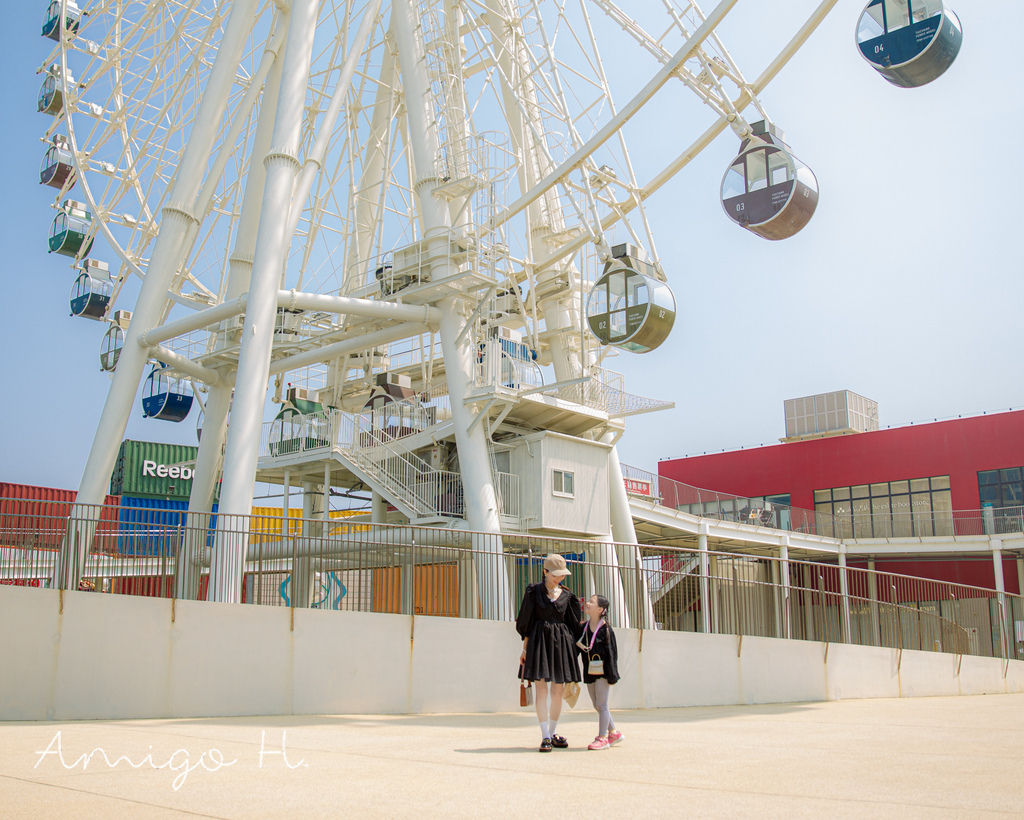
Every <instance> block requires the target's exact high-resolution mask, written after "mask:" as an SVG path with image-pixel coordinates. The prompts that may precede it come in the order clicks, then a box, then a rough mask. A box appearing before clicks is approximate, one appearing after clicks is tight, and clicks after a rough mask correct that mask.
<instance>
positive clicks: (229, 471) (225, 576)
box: [210, 0, 318, 603]
mask: <svg viewBox="0 0 1024 820" xmlns="http://www.w3.org/2000/svg"><path fill="white" fill-rule="evenodd" d="M317 7H318V4H317V3H316V1H315V0H293V3H292V13H291V17H292V19H291V22H290V24H289V27H288V39H287V42H286V44H285V51H284V63H283V66H282V71H281V92H280V99H279V102H278V107H277V113H276V116H275V119H274V136H273V139H272V146H273V147H272V148H271V150H270V153H268V154H267V157H266V159H265V161H264V164H265V166H266V169H267V179H266V184H265V187H264V191H263V206H262V209H261V212H260V221H259V230H258V233H257V238H256V252H255V254H254V258H253V272H252V282H251V284H250V288H249V303H248V309H247V310H246V314H245V324H244V325H243V328H242V342H241V347H240V351H239V361H238V376H237V378H236V380H235V384H236V387H235V394H236V395H235V406H234V410H233V411H232V414H231V415H232V418H231V430H230V433H229V435H228V439H227V449H226V451H225V455H224V483H223V488H222V491H221V502H220V509H221V512H222V514H224V513H226V514H228V515H231V514H236V515H237V514H244V513H247V512H248V511H249V510H250V509H251V508H252V494H253V487H254V484H255V480H256V460H257V457H258V447H257V444H258V442H259V440H260V426H261V422H262V420H263V406H264V402H265V400H266V392H267V378H268V371H269V367H270V356H271V351H272V348H273V343H274V322H275V319H276V316H277V290H278V284H279V282H280V280H281V271H282V270H283V269H284V265H285V258H286V253H287V244H288V243H287V236H286V227H287V226H286V220H285V219H283V218H282V216H283V215H284V214H287V213H288V210H289V208H290V206H291V197H292V189H293V186H294V183H295V175H296V173H297V172H298V169H299V161H298V158H297V155H298V152H299V144H300V139H301V130H302V123H303V120H304V113H305V112H304V105H305V99H306V86H307V84H308V81H309V64H310V57H311V54H312V49H313V34H314V31H315V28H316V15H317ZM247 541H248V539H247V537H245V536H244V535H243V536H241V537H239V536H237V535H236V536H229V535H228V534H227V533H218V537H217V541H216V544H215V547H214V553H213V561H212V564H211V567H210V586H211V591H212V593H213V596H212V597H213V600H215V601H222V602H228V603H237V602H238V600H239V598H240V594H241V577H242V569H243V565H244V562H245V551H246V546H247ZM293 583H294V579H293Z"/></svg>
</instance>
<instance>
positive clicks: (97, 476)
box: [52, 0, 256, 589]
mask: <svg viewBox="0 0 1024 820" xmlns="http://www.w3.org/2000/svg"><path fill="white" fill-rule="evenodd" d="M255 8H256V0H238V2H236V3H234V4H232V7H231V11H230V13H229V14H228V19H227V22H226V24H225V28H224V37H223V39H222V41H221V46H220V48H219V49H218V50H217V57H216V60H215V61H214V65H213V69H212V71H211V72H210V78H209V80H208V81H207V83H206V87H205V89H204V92H203V94H202V98H201V100H200V103H199V111H198V113H197V115H196V119H195V122H194V123H193V125H192V129H191V132H190V134H189V140H188V144H187V145H186V146H185V150H184V153H183V154H182V158H181V162H180V163H179V164H178V168H177V170H176V172H175V177H174V187H173V189H172V191H171V192H170V195H169V196H168V197H167V200H166V201H167V202H168V203H169V204H168V205H167V206H165V207H164V209H163V211H162V212H161V219H160V230H159V233H158V234H157V238H156V242H155V244H154V247H153V252H152V254H151V256H150V262H149V266H148V267H147V269H146V277H145V279H144V280H143V282H142V286H141V288H140V291H139V297H138V299H137V300H136V302H135V309H134V311H133V317H132V318H133V321H132V324H131V326H130V327H129V328H128V331H127V333H126V335H125V344H124V347H123V348H122V350H121V355H120V357H119V358H118V361H117V368H115V370H114V373H113V380H112V383H111V385H110V390H109V392H108V393H107V399H106V402H105V403H104V405H103V412H102V413H101V414H100V421H99V424H98V425H97V428H96V435H95V437H94V438H93V443H92V448H91V449H90V451H89V458H88V460H87V461H86V464H85V470H84V471H83V473H82V480H81V482H80V484H79V486H78V494H77V496H76V501H77V503H78V504H81V505H99V504H102V503H103V502H104V500H105V499H106V494H107V486H108V485H109V483H110V476H111V474H112V473H113V471H114V462H115V461H116V459H117V451H118V448H119V447H120V446H121V439H122V438H123V437H124V431H125V427H126V426H127V424H128V417H129V415H130V414H131V408H132V404H133V403H134V401H135V394H136V392H137V391H138V388H139V382H140V381H141V380H142V375H143V372H144V370H145V368H146V364H147V362H148V360H149V354H148V348H144V347H142V346H140V345H139V343H138V338H139V336H140V335H141V334H142V333H143V332H144V331H145V330H148V329H149V328H151V327H153V326H155V325H156V324H158V323H159V321H160V319H161V318H162V315H163V311H164V308H165V306H166V303H167V289H168V288H169V287H170V285H171V283H172V281H173V279H174V277H175V275H176V274H177V271H178V267H179V266H180V264H181V261H182V259H183V257H184V254H185V253H186V251H187V242H186V238H187V236H188V232H189V228H190V227H192V225H193V224H194V223H195V221H196V220H195V217H194V216H193V214H192V209H193V208H194V206H195V202H196V196H197V194H198V192H199V188H200V185H201V184H202V181H203V174H204V172H205V171H206V167H207V163H208V161H209V157H210V153H211V151H212V150H213V146H214V142H215V140H216V138H217V133H218V130H219V127H220V120H221V117H222V115H223V111H224V108H225V106H226V105H227V101H228V98H229V95H230V93H231V91H232V87H233V84H234V79H235V71H236V69H237V67H238V64H239V62H240V60H241V57H242V51H243V49H244V47H245V42H246V39H247V37H248V35H249V32H250V30H251V29H252V26H253V22H254V20H255ZM94 516H98V508H97V507H91V506H89V507H84V508H79V509H76V510H75V511H74V512H73V517H74V518H75V519H80V520H81V521H82V522H83V523H82V526H72V527H69V528H68V534H69V537H68V538H65V539H64V542H63V543H62V545H61V554H60V557H59V560H58V561H57V563H56V566H55V577H54V578H53V579H52V580H53V585H54V586H56V587H60V588H62V589H75V588H77V586H78V582H79V580H80V578H81V575H82V571H83V569H84V567H85V561H86V558H87V557H88V552H89V547H90V544H91V542H92V533H93V532H94V530H95V522H93V521H92V519H93V517H94ZM76 541H77V549H76Z"/></svg>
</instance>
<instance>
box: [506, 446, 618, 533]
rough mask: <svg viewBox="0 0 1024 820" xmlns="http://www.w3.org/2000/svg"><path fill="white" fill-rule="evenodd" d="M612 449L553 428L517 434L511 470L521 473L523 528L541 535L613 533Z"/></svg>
mask: <svg viewBox="0 0 1024 820" xmlns="http://www.w3.org/2000/svg"><path fill="white" fill-rule="evenodd" d="M611 449H612V448H611V445H608V444H602V443H600V442H596V441H588V440H586V439H580V438H575V437H573V436H567V435H562V434H560V433H551V432H540V433H533V434H530V435H526V436H523V437H522V438H518V439H516V441H515V443H514V444H513V445H512V447H511V449H510V451H509V461H510V464H509V470H510V472H512V473H514V474H516V475H518V476H519V486H520V503H521V510H522V516H523V528H524V529H526V530H528V531H529V532H531V533H537V534H538V535H541V534H546V535H572V536H581V537H600V536H607V535H609V534H610V533H611V509H610V504H609V487H608V475H609V473H608V457H609V454H610V453H611Z"/></svg>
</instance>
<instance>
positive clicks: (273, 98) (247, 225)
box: [180, 12, 289, 598]
mask: <svg viewBox="0 0 1024 820" xmlns="http://www.w3.org/2000/svg"><path fill="white" fill-rule="evenodd" d="M288 20H289V17H288V14H287V12H284V13H282V14H281V15H280V16H279V18H278V31H281V30H283V29H287V25H288ZM281 39H282V38H281V36H280V35H279V34H275V36H274V39H273V42H272V43H271V44H269V45H268V46H267V51H266V53H265V54H264V57H263V61H261V66H260V72H259V73H260V74H263V73H264V72H265V73H266V82H265V83H264V85H263V94H262V104H261V106H260V117H259V120H258V122H257V123H256V133H255V135H254V137H253V148H252V154H251V161H250V163H249V170H248V173H247V174H246V180H245V194H244V196H243V197H242V207H241V212H240V213H239V219H238V231H237V232H236V234H235V245H234V250H233V251H232V252H231V256H230V257H229V258H228V281H227V289H226V292H225V297H224V303H225V304H229V303H231V302H233V301H235V300H237V299H238V298H239V297H241V296H242V295H243V294H244V293H246V291H248V289H249V281H250V279H251V276H252V256H253V252H254V249H255V247H256V229H257V226H258V225H259V217H260V205H261V203H262V199H263V183H264V181H265V179H266V172H265V169H264V167H263V157H265V156H266V154H267V152H268V151H269V150H270V140H271V137H272V136H273V129H274V111H275V110H276V108H277V99H278V92H279V91H280V89H281V63H282V60H281V59H280V57H279V54H278V51H279V50H280V42H281ZM266 61H269V62H270V65H269V66H267V65H264V63H265V62H266ZM247 115H248V114H247ZM239 116H241V114H239ZM234 375H235V373H234V371H231V372H230V373H228V372H226V371H222V375H221V380H220V382H218V383H217V384H215V385H214V386H213V387H212V388H211V389H210V397H209V399H207V402H206V418H205V426H204V428H203V438H202V441H200V442H199V455H198V457H197V459H196V473H195V477H194V478H193V480H192V493H191V495H190V496H189V500H188V511H189V520H190V521H193V520H194V521H197V522H203V540H202V541H201V542H198V544H199V546H200V547H202V548H205V544H206V536H205V527H206V522H207V520H208V514H209V513H210V511H211V509H212V505H213V494H214V490H215V487H216V484H217V479H218V478H219V476H220V472H221V459H222V457H223V454H224V442H225V440H226V439H227V431H228V416H229V413H230V409H231V396H232V391H233V389H234ZM192 534H193V536H194V537H195V536H196V535H197V531H196V530H195V529H193V530H192ZM193 553H194V554H195V555H198V554H199V553H198V549H196V547H195V546H192V545H190V548H189V550H188V554H187V555H186V558H187V559H188V561H189V563H190V564H191V563H192V558H193ZM193 590H194V593H193ZM195 594H198V579H196V581H195V583H193V581H192V579H191V578H190V577H186V578H184V579H182V594H181V596H180V597H190V598H191V597H195Z"/></svg>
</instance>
